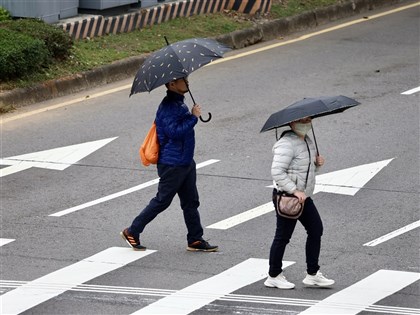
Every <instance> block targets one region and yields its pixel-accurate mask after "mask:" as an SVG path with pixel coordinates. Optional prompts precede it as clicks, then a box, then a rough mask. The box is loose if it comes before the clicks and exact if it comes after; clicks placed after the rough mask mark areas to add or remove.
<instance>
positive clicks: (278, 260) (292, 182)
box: [264, 117, 334, 289]
mask: <svg viewBox="0 0 420 315" xmlns="http://www.w3.org/2000/svg"><path fill="white" fill-rule="evenodd" d="M311 121H312V119H311V118H310V117H305V118H302V119H299V120H295V121H292V122H291V123H289V126H290V128H291V130H288V131H285V132H284V133H283V135H282V136H281V137H280V139H279V140H278V141H277V142H276V143H275V144H274V147H273V154H274V158H273V163H272V167H271V175H272V177H273V180H274V183H275V189H274V191H273V201H274V200H275V198H276V195H277V192H278V191H281V192H286V193H289V194H293V195H294V196H296V197H297V198H298V199H299V202H300V203H302V204H303V205H304V208H303V212H302V214H301V215H300V217H299V218H297V219H290V218H285V217H283V216H280V215H279V214H277V227H276V233H275V236H274V240H273V243H272V245H271V250H270V268H269V272H268V278H267V280H266V281H265V282H264V284H265V285H266V286H267V287H276V288H279V289H293V288H294V287H295V285H294V284H293V283H291V282H289V281H287V280H286V277H285V276H284V275H283V269H282V260H283V255H284V252H285V249H286V245H287V244H288V243H289V241H290V238H291V237H292V234H293V231H294V229H295V226H296V223H297V221H300V223H302V225H303V226H304V227H305V229H306V232H307V240H306V264H307V275H306V277H305V279H303V283H304V284H305V285H307V286H319V287H329V286H331V285H333V284H334V280H331V279H327V278H326V277H325V276H323V275H322V273H321V272H320V271H319V269H320V267H319V265H318V260H319V254H320V249H321V236H322V232H323V226H322V220H321V217H320V215H319V213H318V210H317V208H316V206H315V204H314V202H313V200H312V199H311V195H312V194H313V191H314V189H315V170H316V169H317V168H318V167H320V166H322V165H323V164H324V158H323V157H322V156H320V155H317V154H316V149H315V146H314V144H313V142H312V141H311V139H310V138H309V137H308V136H307V133H308V132H309V131H310V130H311V127H312V126H311ZM275 206H277V205H276V202H275ZM276 213H277V212H276Z"/></svg>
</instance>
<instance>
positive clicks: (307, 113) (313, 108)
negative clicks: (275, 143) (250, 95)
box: [260, 95, 360, 151]
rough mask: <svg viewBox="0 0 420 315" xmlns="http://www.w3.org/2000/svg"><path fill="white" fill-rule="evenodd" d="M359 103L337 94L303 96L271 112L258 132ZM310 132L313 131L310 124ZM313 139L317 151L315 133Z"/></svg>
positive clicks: (339, 110) (338, 111) (340, 110)
mask: <svg viewBox="0 0 420 315" xmlns="http://www.w3.org/2000/svg"><path fill="white" fill-rule="evenodd" d="M359 104H360V103H359V102H358V101H356V100H354V99H352V98H349V97H346V96H343V95H339V96H329V97H319V98H304V99H303V100H300V101H298V102H296V103H293V104H292V105H289V106H287V107H286V108H284V109H282V110H280V111H278V112H276V113H274V114H272V115H271V116H270V117H269V118H268V120H267V121H266V122H265V124H264V126H263V127H262V129H261V131H260V132H264V131H268V130H272V129H276V130H277V128H280V127H284V126H287V125H288V124H289V123H291V122H292V121H295V120H299V119H302V118H305V117H311V118H316V117H321V116H326V115H331V114H336V113H341V112H343V111H345V110H346V109H348V108H351V107H354V106H356V105H359ZM312 132H314V129H313V126H312ZM313 135H314V141H315V145H316V149H317V151H318V145H317V143H316V138H315V133H314V134H313Z"/></svg>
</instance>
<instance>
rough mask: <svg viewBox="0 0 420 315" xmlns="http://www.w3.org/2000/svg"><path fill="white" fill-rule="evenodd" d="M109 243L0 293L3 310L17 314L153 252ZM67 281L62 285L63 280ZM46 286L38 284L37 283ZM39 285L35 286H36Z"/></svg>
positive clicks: (5, 312) (3, 312)
mask: <svg viewBox="0 0 420 315" xmlns="http://www.w3.org/2000/svg"><path fill="white" fill-rule="evenodd" d="M154 252H155V251H154V250H146V251H134V250H132V249H130V248H122V247H111V248H108V249H106V250H104V251H102V252H100V253H97V254H95V255H93V256H91V257H88V258H86V259H83V260H81V261H79V262H77V263H75V264H73V265H70V266H67V267H64V268H62V269H60V270H57V271H55V272H52V273H50V274H47V275H46V276H43V277H41V278H38V279H35V280H33V281H31V282H28V283H27V284H24V285H22V286H21V287H19V288H17V289H15V290H12V291H9V292H7V293H5V294H3V295H1V296H0V305H1V307H2V314H8V315H11V314H19V313H22V312H24V311H26V310H28V309H30V308H32V307H34V306H36V305H38V304H40V303H43V302H45V301H47V300H49V299H51V298H54V297H56V296H57V295H59V294H61V293H64V292H65V291H67V290H70V289H71V288H73V287H75V286H77V285H79V284H81V283H83V282H86V281H89V280H92V279H94V278H96V277H99V276H101V275H103V274H105V273H108V272H110V271H113V270H115V269H118V268H121V267H123V266H125V265H127V264H129V263H131V262H133V261H136V260H138V259H140V258H143V257H145V256H147V255H150V254H152V253H154ZM63 283H65V284H66V285H65V286H63V285H62V284H63ZM42 285H45V286H46V287H45V288H44V289H43V288H40V287H39V286H42ZM37 286H38V287H37Z"/></svg>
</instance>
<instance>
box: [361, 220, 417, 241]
mask: <svg viewBox="0 0 420 315" xmlns="http://www.w3.org/2000/svg"><path fill="white" fill-rule="evenodd" d="M419 226H420V220H418V221H416V222H413V223H411V224H409V225H406V226H404V227H402V228H401V229H398V230H395V231H392V232H390V233H388V234H386V235H384V236H381V237H378V238H377V239H375V240H373V241H370V242H367V243H365V244H363V246H376V245H378V244H381V243H383V242H386V241H388V240H390V239H391V238H394V237H396V236H398V235H401V234H404V233H406V232H408V231H411V230H414V229H416V228H418V227H419Z"/></svg>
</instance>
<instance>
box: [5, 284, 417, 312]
mask: <svg viewBox="0 0 420 315" xmlns="http://www.w3.org/2000/svg"><path fill="white" fill-rule="evenodd" d="M28 283H29V282H27V281H15V280H0V292H4V291H5V290H6V289H15V288H18V287H20V286H22V285H24V284H28ZM60 286H61V287H64V288H66V289H67V288H68V287H69V285H68V284H65V283H62V284H54V285H53V286H52V285H49V284H45V285H44V284H35V285H33V286H32V288H38V289H41V290H44V289H46V288H53V289H57V288H58V287H60ZM68 291H77V292H87V293H89V292H93V293H100V294H122V295H136V296H158V297H164V296H169V295H171V294H174V293H176V292H177V291H176V290H166V289H154V288H139V287H121V286H108V285H94V284H80V285H77V286H75V287H72V288H71V289H69V290H68ZM273 291H276V292H277V290H273ZM190 297H191V298H193V296H191V295H190ZM217 300H220V301H230V302H234V303H238V302H239V303H240V304H241V305H243V303H251V304H267V305H289V306H303V307H305V306H306V307H310V306H314V305H316V304H317V303H319V302H320V300H308V299H297V298H283V297H278V296H259V295H244V294H226V295H224V296H222V297H220V298H218V299H217ZM324 304H325V302H324ZM332 305H333V306H334V307H337V304H335V303H332ZM354 306H355V304H347V303H340V307H342V308H351V307H354ZM366 311H368V312H377V313H381V314H384V313H385V314H396V315H414V314H420V309H418V308H408V307H397V306H386V305H369V306H368V307H367V308H366Z"/></svg>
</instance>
